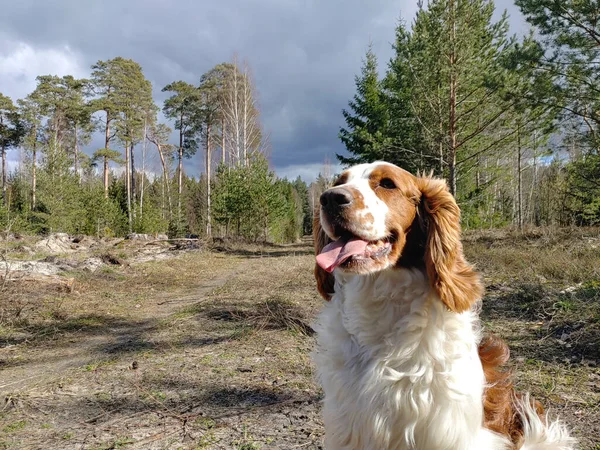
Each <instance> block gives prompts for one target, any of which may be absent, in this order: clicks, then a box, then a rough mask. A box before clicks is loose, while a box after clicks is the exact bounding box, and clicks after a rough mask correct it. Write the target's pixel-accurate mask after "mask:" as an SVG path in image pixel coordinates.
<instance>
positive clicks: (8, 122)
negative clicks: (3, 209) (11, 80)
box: [0, 93, 25, 206]
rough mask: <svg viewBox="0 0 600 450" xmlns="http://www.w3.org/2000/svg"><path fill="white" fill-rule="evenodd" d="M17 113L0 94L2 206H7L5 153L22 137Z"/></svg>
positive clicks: (11, 103) (12, 105) (10, 103)
mask: <svg viewBox="0 0 600 450" xmlns="http://www.w3.org/2000/svg"><path fill="white" fill-rule="evenodd" d="M24 131H25V130H24V128H23V126H22V124H21V120H20V118H19V113H18V110H17V108H16V107H15V105H14V104H13V102H12V100H11V99H10V97H7V96H5V95H3V94H1V93H0V155H1V156H2V204H3V205H4V206H6V205H7V199H6V190H7V188H8V179H7V162H6V153H7V151H8V150H9V149H11V148H14V147H17V146H18V145H19V144H20V143H21V139H22V138H23V135H24Z"/></svg>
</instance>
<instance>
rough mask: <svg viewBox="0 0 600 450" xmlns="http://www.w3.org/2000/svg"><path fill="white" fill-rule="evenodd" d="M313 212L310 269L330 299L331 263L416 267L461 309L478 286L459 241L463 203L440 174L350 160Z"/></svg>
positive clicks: (357, 269) (372, 268)
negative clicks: (460, 204)
mask: <svg viewBox="0 0 600 450" xmlns="http://www.w3.org/2000/svg"><path fill="white" fill-rule="evenodd" d="M320 203H321V207H320V209H319V211H318V213H317V214H316V215H315V223H314V237H315V247H316V253H317V266H316V269H315V276H316V278H317V285H318V289H319V292H320V293H321V295H323V297H324V298H326V299H329V298H330V296H331V294H332V292H333V285H334V281H333V275H332V272H333V271H334V270H339V271H343V272H347V273H354V274H358V275H368V274H372V273H375V272H379V271H383V270H395V269H398V268H402V267H418V268H422V269H423V270H425V271H426V272H427V275H428V277H429V280H430V283H431V285H432V287H433V288H434V289H435V290H436V291H437V293H438V295H439V297H440V298H441V299H442V301H443V302H444V303H445V304H446V305H447V306H448V308H450V309H452V310H454V311H457V312H461V311H465V310H467V309H469V308H470V306H471V305H472V304H473V303H474V302H475V301H476V300H477V299H478V298H479V297H480V295H481V293H482V287H481V282H480V279H479V276H478V275H477V274H476V273H475V272H474V271H473V269H472V268H471V266H470V265H469V264H467V262H466V261H465V259H464V256H463V252H462V245H461V242H460V210H459V208H458V205H457V204H456V202H455V200H454V197H453V196H452V195H451V194H450V192H448V187H447V185H446V183H445V181H443V180H438V179H434V178H428V177H415V176H414V175H412V174H410V173H409V172H407V171H405V170H403V169H400V168H399V167H397V166H394V165H393V164H389V163H384V162H376V163H372V164H361V165H358V166H354V167H352V168H350V169H348V170H346V171H345V172H343V173H342V174H341V176H340V177H339V178H338V179H337V181H336V182H335V184H334V186H333V187H332V188H330V189H328V190H326V191H325V192H324V193H323V194H322V195H321V199H320Z"/></svg>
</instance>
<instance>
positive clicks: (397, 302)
mask: <svg viewBox="0 0 600 450" xmlns="http://www.w3.org/2000/svg"><path fill="white" fill-rule="evenodd" d="M335 278H336V283H335V294H334V296H333V298H332V302H333V303H334V304H335V305H336V306H337V308H339V311H340V312H341V315H342V320H343V323H344V327H345V328H346V330H347V332H348V333H349V334H350V335H352V336H354V338H355V339H356V340H357V342H359V343H361V344H364V345H369V346H371V345H373V344H377V343H381V342H382V339H383V340H385V338H386V337H387V336H388V334H389V333H397V332H398V331H399V330H401V329H411V330H413V331H416V329H417V328H419V327H421V328H422V332H426V331H427V330H428V329H429V327H430V326H434V327H438V328H440V331H442V330H443V329H444V328H446V325H448V324H447V323H446V322H447V321H448V320H449V319H450V318H452V317H453V316H456V314H455V313H452V312H450V311H448V310H447V308H446V307H445V305H444V304H443V303H442V302H441V300H440V299H439V298H438V297H437V294H436V293H435V291H434V290H433V289H432V288H431V286H430V284H429V281H428V279H427V275H426V274H425V273H424V271H423V270H419V269H416V268H413V269H398V268H394V269H388V270H384V271H381V272H377V273H374V274H369V275H357V274H348V273H344V272H341V271H336V273H335Z"/></svg>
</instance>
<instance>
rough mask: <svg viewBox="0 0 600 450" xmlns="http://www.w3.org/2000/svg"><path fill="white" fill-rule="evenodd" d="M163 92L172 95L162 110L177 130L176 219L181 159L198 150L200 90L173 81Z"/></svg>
mask: <svg viewBox="0 0 600 450" xmlns="http://www.w3.org/2000/svg"><path fill="white" fill-rule="evenodd" d="M162 91H163V92H172V93H173V95H172V96H171V97H169V98H168V99H166V100H165V103H164V106H163V112H164V114H165V117H167V118H168V119H172V120H175V129H176V130H178V131H179V146H178V147H177V192H178V197H177V220H178V222H179V221H180V220H181V218H182V216H181V199H182V192H183V191H182V190H183V159H184V158H191V157H192V156H193V155H194V154H196V151H197V150H198V142H197V140H196V134H197V132H198V129H199V127H200V124H199V117H200V107H201V101H200V91H199V89H198V87H196V86H194V85H192V84H189V83H186V82H185V81H175V82H173V83H171V84H168V85H167V86H165V87H164V88H163V90H162Z"/></svg>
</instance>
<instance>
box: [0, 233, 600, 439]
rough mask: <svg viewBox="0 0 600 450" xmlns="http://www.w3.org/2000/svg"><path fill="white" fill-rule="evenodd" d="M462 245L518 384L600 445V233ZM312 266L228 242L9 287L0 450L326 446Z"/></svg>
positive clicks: (307, 253)
mask: <svg viewBox="0 0 600 450" xmlns="http://www.w3.org/2000/svg"><path fill="white" fill-rule="evenodd" d="M465 248H466V252H467V254H468V257H469V260H470V261H472V262H474V263H476V264H477V266H478V268H479V269H480V270H481V271H482V272H483V274H484V277H485V281H486V285H487V295H486V298H485V300H484V306H483V310H482V317H483V320H484V323H485V325H486V326H487V328H488V329H489V330H491V331H493V332H495V333H497V334H499V335H501V336H502V337H504V338H505V339H506V340H507V341H508V343H509V344H510V346H511V349H512V356H513V360H512V364H513V366H514V370H515V372H516V381H517V383H516V384H517V386H518V388H519V389H523V390H525V389H527V390H530V391H531V392H532V393H533V394H534V395H535V396H536V398H538V399H539V400H541V401H542V403H543V404H544V405H546V406H549V407H550V410H551V413H552V414H555V413H556V414H559V415H560V416H561V417H563V418H564V420H565V421H567V422H568V423H569V424H570V426H571V427H572V428H573V430H574V433H575V434H576V435H577V436H578V437H579V438H580V440H581V443H582V446H581V447H582V448H583V449H596V450H597V449H600V446H599V444H598V442H600V369H599V363H600V281H599V280H600V232H599V231H598V230H575V231H573V230H561V231H555V232H553V233H549V232H543V231H538V232H530V233H525V234H519V235H516V234H511V233H508V232H497V231H495V232H486V233H483V232H477V233H469V234H468V235H467V236H466V237H465ZM119 251H120V252H121V253H117V254H116V255H115V256H116V257H118V258H125V257H126V256H127V255H126V252H127V251H128V250H127V249H122V250H119ZM8 254H9V256H11V254H10V253H8ZM12 256H15V255H12ZM36 256H40V255H36ZM313 261H314V258H313V256H312V249H311V248H310V246H309V245H306V244H305V245H289V246H272V245H262V246H258V245H242V244H236V245H232V244H227V245H225V244H221V245H220V246H217V247H212V248H210V249H209V248H206V249H204V250H193V251H186V252H180V253H179V254H178V255H177V256H175V257H173V258H171V259H164V260H158V261H153V262H145V263H139V264H114V265H106V266H103V267H102V268H101V269H99V270H98V271H97V272H95V273H89V272H84V271H78V270H74V271H73V272H71V273H68V276H69V277H70V278H72V279H73V282H71V283H69V284H68V285H66V287H65V285H61V284H52V285H46V284H39V283H34V282H31V283H25V282H21V283H16V282H10V283H5V284H4V285H2V284H1V282H0V287H1V288H2V291H0V302H2V304H1V305H0V306H2V311H3V316H2V318H1V320H2V325H0V393H1V394H2V396H1V397H0V401H1V402H2V403H1V404H0V448H11V449H12V448H19V449H21V448H23V449H25V448H27V449H30V448H31V449H35V448H40V449H41V448H44V449H58V448H61V449H62V448H73V449H116V448H139V449H154V448H156V449H163V448H169V449H170V448H173V449H176V448H185V449H187V448H190V449H203V448H207V449H221V448H222V449H269V448H277V449H293V448H302V449H311V448H313V449H314V448H320V441H321V435H322V424H321V420H320V399H321V392H320V390H319V388H318V386H317V385H316V384H315V382H314V380H313V367H312V364H311V362H310V357H309V354H310V351H311V349H312V347H313V344H314V337H313V336H312V334H313V332H312V328H311V327H310V324H311V321H312V320H313V318H314V316H315V314H316V312H317V311H318V309H319V307H320V305H321V300H320V299H319V298H317V295H316V291H315V286H314V281H313V279H312V267H313Z"/></svg>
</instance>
